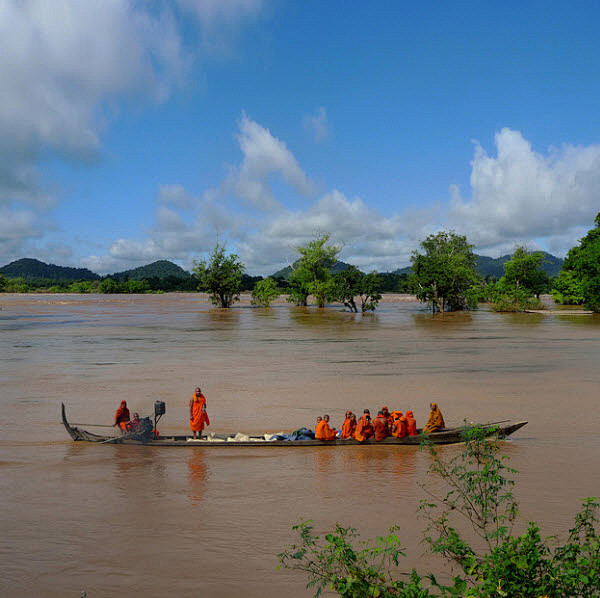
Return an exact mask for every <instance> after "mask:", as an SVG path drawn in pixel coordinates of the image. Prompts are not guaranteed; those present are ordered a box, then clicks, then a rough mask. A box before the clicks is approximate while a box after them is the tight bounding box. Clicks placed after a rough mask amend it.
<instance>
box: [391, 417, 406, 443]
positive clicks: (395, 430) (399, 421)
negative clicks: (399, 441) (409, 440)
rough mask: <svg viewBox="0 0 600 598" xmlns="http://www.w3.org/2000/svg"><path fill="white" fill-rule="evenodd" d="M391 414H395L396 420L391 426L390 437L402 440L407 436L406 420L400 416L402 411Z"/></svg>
mask: <svg viewBox="0 0 600 598" xmlns="http://www.w3.org/2000/svg"><path fill="white" fill-rule="evenodd" d="M392 413H394V414H396V418H395V419H394V423H393V424H392V436H394V437H395V438H403V437H404V436H406V434H407V430H406V418H405V417H404V415H402V411H393V412H392Z"/></svg>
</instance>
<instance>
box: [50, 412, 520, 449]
mask: <svg viewBox="0 0 600 598" xmlns="http://www.w3.org/2000/svg"><path fill="white" fill-rule="evenodd" d="M62 422H63V424H64V426H65V428H66V430H67V432H68V433H69V435H70V436H71V438H72V439H73V440H75V441H83V442H98V443H104V444H144V445H149V446H186V447H194V446H196V447H225V446H227V447H229V446H254V447H257V446H288V447H291V446H295V447H298V446H356V445H360V446H372V445H378V446H381V445H386V446H387V445H419V444H421V442H422V441H423V438H424V436H426V437H427V438H428V439H429V440H430V441H431V442H433V443H435V444H455V443H458V442H463V432H464V430H465V427H464V426H461V427H457V428H446V429H444V430H442V431H440V432H433V433H431V434H426V435H423V434H421V430H420V429H419V430H418V432H419V434H418V435H417V436H405V437H404V438H394V437H392V436H390V437H388V438H385V439H384V440H381V441H380V442H376V441H375V440H374V439H372V438H370V439H368V440H365V441H364V442H359V441H358V440H354V439H353V438H349V439H347V440H342V439H341V438H338V439H336V440H328V441H323V440H265V438H264V436H248V437H247V440H246V439H244V440H239V439H238V440H235V439H234V438H235V436H234V435H231V434H229V435H228V434H214V433H212V432H211V434H210V435H209V436H208V437H203V438H202V439H201V440H193V439H192V438H191V436H162V435H161V436H159V437H158V438H153V437H151V438H142V437H140V436H139V435H135V434H124V435H122V436H102V435H100V434H94V433H93V432H88V431H87V430H82V429H80V428H78V427H76V426H71V425H70V424H69V422H68V421H67V415H66V413H65V406H64V404H63V405H62ZM526 423H527V422H526V421H520V422H514V423H507V422H502V423H501V424H482V425H481V427H482V428H483V429H484V430H486V432H487V435H489V436H494V435H497V436H498V437H499V438H506V437H507V436H510V435H511V434H512V433H513V432H516V431H517V430H519V429H520V428H522V427H523V426H524V425H525V424H526Z"/></svg>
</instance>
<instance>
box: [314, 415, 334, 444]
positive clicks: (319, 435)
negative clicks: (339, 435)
mask: <svg viewBox="0 0 600 598" xmlns="http://www.w3.org/2000/svg"><path fill="white" fill-rule="evenodd" d="M335 436H336V430H335V428H330V427H329V416H328V415H327V414H325V415H324V416H323V419H322V420H321V421H320V422H319V423H318V424H317V427H316V428H315V438H316V439H317V440H335Z"/></svg>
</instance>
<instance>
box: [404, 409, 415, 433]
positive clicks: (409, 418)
mask: <svg viewBox="0 0 600 598" xmlns="http://www.w3.org/2000/svg"><path fill="white" fill-rule="evenodd" d="M406 433H407V434H408V435H409V436H416V435H417V422H416V420H415V418H414V416H413V412H412V411H407V412H406Z"/></svg>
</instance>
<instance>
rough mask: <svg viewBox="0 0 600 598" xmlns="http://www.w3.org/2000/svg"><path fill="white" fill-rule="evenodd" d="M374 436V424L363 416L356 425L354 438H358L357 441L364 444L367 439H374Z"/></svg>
mask: <svg viewBox="0 0 600 598" xmlns="http://www.w3.org/2000/svg"><path fill="white" fill-rule="evenodd" d="M374 434H375V431H374V430H373V424H372V423H371V422H370V421H367V420H366V418H365V416H364V415H363V416H362V417H361V418H360V419H359V420H358V423H357V424H356V430H355V431H354V438H356V440H358V441H359V442H363V441H364V440H366V439H367V438H372V437H373V435H374Z"/></svg>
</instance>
